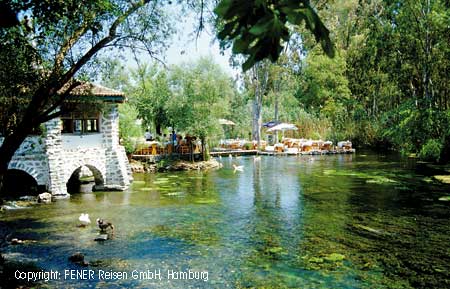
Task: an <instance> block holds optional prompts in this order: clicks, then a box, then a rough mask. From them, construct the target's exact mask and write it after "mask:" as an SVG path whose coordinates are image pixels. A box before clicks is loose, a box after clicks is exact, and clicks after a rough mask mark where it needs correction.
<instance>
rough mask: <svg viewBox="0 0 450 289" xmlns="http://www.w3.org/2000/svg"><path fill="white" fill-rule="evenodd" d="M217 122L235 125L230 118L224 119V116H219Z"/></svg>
mask: <svg viewBox="0 0 450 289" xmlns="http://www.w3.org/2000/svg"><path fill="white" fill-rule="evenodd" d="M219 123H220V124H225V125H236V124H235V123H234V122H232V121H231V120H228V119H224V118H219Z"/></svg>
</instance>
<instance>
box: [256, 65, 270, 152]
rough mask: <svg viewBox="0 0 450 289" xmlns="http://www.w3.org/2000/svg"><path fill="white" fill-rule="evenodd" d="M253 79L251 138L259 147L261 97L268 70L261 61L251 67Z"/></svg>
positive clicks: (265, 84) (267, 77)
mask: <svg viewBox="0 0 450 289" xmlns="http://www.w3.org/2000/svg"><path fill="white" fill-rule="evenodd" d="M252 72H253V81H254V86H255V99H254V101H253V122H252V140H254V141H256V142H257V143H258V148H259V147H261V125H262V114H261V109H262V97H263V95H264V92H265V90H266V86H267V82H268V79H269V70H268V68H267V67H266V66H263V65H262V63H258V64H256V65H255V66H254V67H253V69H252Z"/></svg>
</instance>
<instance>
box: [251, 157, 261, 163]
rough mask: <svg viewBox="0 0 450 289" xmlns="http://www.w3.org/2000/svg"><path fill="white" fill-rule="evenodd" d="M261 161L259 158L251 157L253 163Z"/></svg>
mask: <svg viewBox="0 0 450 289" xmlns="http://www.w3.org/2000/svg"><path fill="white" fill-rule="evenodd" d="M260 160H261V156H254V157H253V161H254V162H259V161H260Z"/></svg>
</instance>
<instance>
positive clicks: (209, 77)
mask: <svg viewBox="0 0 450 289" xmlns="http://www.w3.org/2000/svg"><path fill="white" fill-rule="evenodd" d="M170 87H171V89H172V95H171V97H170V98H169V100H168V101H167V102H166V110H167V115H169V117H170V121H171V123H172V124H173V126H174V127H175V128H176V129H177V131H183V132H185V133H189V134H191V135H194V136H197V137H199V138H200V140H201V142H202V152H203V156H204V158H205V154H204V153H205V150H204V145H205V144H206V142H207V140H208V137H210V136H211V135H222V128H221V127H220V124H219V118H222V117H224V116H226V115H227V113H228V110H229V102H230V100H231V98H232V97H233V94H234V88H233V82H232V80H231V79H230V78H229V77H228V76H227V75H226V73H225V72H224V71H222V69H221V68H220V67H219V66H218V65H217V64H216V63H214V62H213V61H212V60H211V59H209V58H200V59H199V60H198V61H197V62H195V63H186V64H183V65H180V66H175V67H173V68H172V69H171V74H170Z"/></svg>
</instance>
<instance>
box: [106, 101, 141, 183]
mask: <svg viewBox="0 0 450 289" xmlns="http://www.w3.org/2000/svg"><path fill="white" fill-rule="evenodd" d="M100 128H101V132H102V134H103V147H104V148H105V154H106V166H107V170H106V179H105V186H106V187H107V188H111V189H126V188H127V187H128V186H129V185H130V183H131V181H132V180H133V179H132V175H131V167H130V165H129V163H128V159H127V156H126V153H125V148H124V147H123V146H121V145H119V111H118V107H117V104H114V105H110V107H109V108H108V109H105V110H104V112H103V115H102V120H101V126H100Z"/></svg>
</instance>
